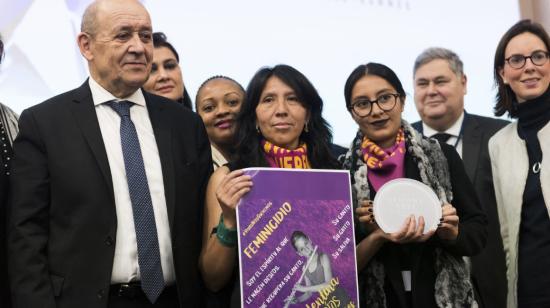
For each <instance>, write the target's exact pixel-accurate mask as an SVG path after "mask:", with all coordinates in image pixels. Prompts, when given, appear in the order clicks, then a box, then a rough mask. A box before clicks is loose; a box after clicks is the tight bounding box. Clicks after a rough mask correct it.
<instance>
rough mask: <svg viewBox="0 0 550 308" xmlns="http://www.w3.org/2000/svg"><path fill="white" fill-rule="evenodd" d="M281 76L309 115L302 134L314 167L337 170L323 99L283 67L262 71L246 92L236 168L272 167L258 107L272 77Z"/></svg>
mask: <svg viewBox="0 0 550 308" xmlns="http://www.w3.org/2000/svg"><path fill="white" fill-rule="evenodd" d="M271 77H277V78H279V79H280V80H281V81H282V82H284V83H285V84H286V85H288V86H289V87H290V88H292V90H294V93H295V94H296V96H297V97H298V100H299V101H300V102H301V103H302V104H303V106H304V107H305V108H306V109H307V110H308V112H309V122H308V132H305V131H302V134H301V135H300V140H301V141H303V142H305V143H306V144H307V156H308V159H309V161H310V163H311V166H312V168H316V169H334V168H337V167H338V164H337V161H336V160H335V159H334V158H333V157H332V155H331V154H330V148H329V145H330V143H331V142H332V131H331V128H330V125H329V124H328V123H327V121H325V119H323V117H322V112H323V100H322V99H321V97H320V96H319V93H317V90H315V88H314V87H313V85H312V84H311V82H309V80H308V79H307V78H306V76H304V75H303V74H302V73H300V72H299V71H298V70H296V69H295V68H293V67H291V66H288V65H284V64H279V65H276V66H274V67H265V68H262V69H260V70H259V71H258V72H256V74H255V75H254V77H252V80H250V83H249V84H248V87H247V89H246V98H245V100H244V103H243V105H242V107H241V111H240V113H239V115H238V117H237V123H238V124H237V125H238V126H237V131H236V140H237V153H236V165H237V167H238V168H244V167H268V166H269V165H268V163H267V161H266V160H265V158H264V155H263V152H262V149H261V146H260V140H261V135H260V134H259V133H258V132H257V130H256V107H257V106H258V104H259V102H260V98H261V97H260V96H261V94H262V91H263V90H264V88H265V85H266V83H267V81H268V80H269V78H271Z"/></svg>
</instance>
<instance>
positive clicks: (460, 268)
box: [343, 120, 477, 308]
mask: <svg viewBox="0 0 550 308" xmlns="http://www.w3.org/2000/svg"><path fill="white" fill-rule="evenodd" d="M402 125H403V130H404V132H405V142H406V148H407V151H408V154H409V155H412V156H413V157H415V158H416V160H415V161H417V162H418V169H419V171H420V177H421V179H422V182H423V183H424V184H426V185H428V186H430V187H431V188H432V189H433V190H434V191H435V192H436V194H437V195H438V197H439V199H440V200H441V203H442V204H444V203H450V202H451V201H452V199H453V194H452V186H451V182H450V174H449V166H448V164H447V159H446V158H445V156H444V155H443V151H442V150H441V147H440V145H439V143H437V142H436V141H434V140H431V139H427V138H423V137H422V135H421V134H420V133H418V132H417V131H415V130H414V129H413V128H412V127H411V126H410V125H409V123H407V122H406V121H405V120H402ZM362 140H363V134H362V133H361V131H359V132H358V133H357V136H356V137H355V139H354V140H353V143H352V144H351V146H350V150H349V151H348V153H347V154H346V156H345V157H344V160H343V166H344V168H345V169H348V170H350V172H351V177H352V182H353V185H352V192H353V201H354V206H355V207H357V206H358V204H359V200H365V199H371V198H370V189H369V183H368V180H367V166H366V165H365V164H364V162H363V160H362V159H361V158H360V157H361V141H362ZM358 228H359V229H360V231H361V232H363V234H366V231H365V229H364V228H362V225H359V226H358ZM435 254H436V255H435V259H436V262H435V264H434V266H435V272H436V275H437V277H436V281H435V286H434V287H435V301H436V303H437V305H438V306H439V307H440V308H454V307H473V308H475V307H477V304H476V302H475V300H474V292H473V288H472V285H471V283H470V273H469V270H468V267H467V266H466V264H465V263H464V260H463V259H462V258H461V257H457V256H454V255H452V254H450V253H448V252H446V251H445V250H444V249H441V248H437V249H436V250H435ZM384 277H385V273H384V265H383V263H382V262H381V261H380V260H378V259H377V257H376V256H375V257H373V258H372V259H371V260H370V261H369V263H368V264H367V266H366V267H365V269H363V271H362V272H361V273H360V275H359V278H360V279H363V281H364V283H365V285H366V287H365V289H364V290H360V291H361V292H364V293H363V295H364V296H365V298H366V303H367V307H369V308H384V307H386V295H385V293H384Z"/></svg>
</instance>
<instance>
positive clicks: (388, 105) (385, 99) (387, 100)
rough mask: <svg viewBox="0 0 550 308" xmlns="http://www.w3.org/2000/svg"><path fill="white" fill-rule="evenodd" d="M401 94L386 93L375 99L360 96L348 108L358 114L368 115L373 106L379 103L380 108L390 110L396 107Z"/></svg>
mask: <svg viewBox="0 0 550 308" xmlns="http://www.w3.org/2000/svg"><path fill="white" fill-rule="evenodd" d="M400 96H401V95H399V94H397V93H386V94H382V95H380V96H378V97H377V98H376V99H375V100H373V101H371V100H368V99H366V98H360V99H358V100H356V101H355V102H353V103H352V104H351V105H350V106H349V107H348V109H349V110H351V111H353V112H354V113H355V114H356V115H357V116H360V117H366V116H368V115H370V114H371V112H372V106H374V104H377V105H378V108H380V109H382V110H383V111H390V110H392V109H393V108H394V107H395V104H396V103H397V98H398V97H400Z"/></svg>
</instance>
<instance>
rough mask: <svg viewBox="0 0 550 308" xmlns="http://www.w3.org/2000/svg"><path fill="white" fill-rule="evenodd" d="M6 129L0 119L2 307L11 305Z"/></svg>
mask: <svg viewBox="0 0 550 308" xmlns="http://www.w3.org/2000/svg"><path fill="white" fill-rule="evenodd" d="M6 130H7V128H5V127H4V123H2V120H1V119H0V307H11V304H10V301H9V298H10V296H9V287H8V272H7V269H8V265H7V260H6V259H7V255H6V254H7V250H6V219H7V217H6V216H7V211H6V208H7V206H8V204H7V203H8V191H9V186H8V182H9V181H8V180H9V173H10V162H11V159H12V157H13V151H12V147H11V144H10V142H9V141H8V136H7V134H6Z"/></svg>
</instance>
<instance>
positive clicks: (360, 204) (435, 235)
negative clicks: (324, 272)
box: [343, 63, 487, 308]
mask: <svg viewBox="0 0 550 308" xmlns="http://www.w3.org/2000/svg"><path fill="white" fill-rule="evenodd" d="M344 94H345V100H346V107H347V109H348V110H349V112H350V114H351V116H352V118H353V119H354V120H355V122H356V123H357V124H358V126H359V130H358V132H357V136H356V137H355V139H354V140H353V142H352V144H351V146H350V150H349V151H348V153H347V154H346V156H345V158H344V159H343V165H344V167H345V168H346V169H349V170H350V172H351V179H352V191H353V196H354V205H355V208H356V210H355V212H356V215H357V221H356V228H355V230H356V241H357V266H358V272H359V285H360V287H359V294H360V301H361V306H363V307H374V308H376V307H408V308H420V307H422V308H426V307H428V308H429V307H477V305H476V303H475V301H474V294H473V288H472V285H471V283H470V279H469V272H468V268H467V266H466V264H465V262H464V260H463V258H462V256H471V255H474V254H476V253H478V252H479V251H480V250H481V249H482V248H483V246H484V244H485V240H486V236H487V231H486V226H485V225H486V217H485V215H484V214H483V212H482V211H481V207H480V204H479V201H478V199H477V196H476V193H475V191H474V188H473V186H472V184H471V183H470V181H469V180H468V177H467V175H466V173H465V171H464V167H463V165H462V161H461V160H460V157H459V156H458V154H457V153H456V152H455V150H454V149H453V148H452V147H450V146H448V145H446V144H439V143H438V142H437V141H435V140H431V139H426V138H424V137H422V135H421V134H420V133H418V132H417V131H415V130H414V129H413V128H412V127H411V126H410V125H409V123H407V122H406V121H404V120H402V119H401V114H402V112H403V109H404V103H405V96H406V95H405V91H404V90H403V86H402V85H401V82H400V81H399V79H398V78H397V76H396V75H395V73H394V72H393V71H392V70H391V69H390V68H388V67H387V66H385V65H382V64H378V63H368V64H366V65H360V66H359V67H357V68H356V69H355V70H354V71H353V72H352V73H351V75H350V76H349V77H348V80H347V81H346V85H345V89H344ZM397 178H411V179H415V180H418V181H421V182H423V183H424V184H426V185H428V186H429V187H431V188H432V189H433V190H434V191H435V192H436V195H437V196H438V197H439V199H440V200H441V204H442V208H441V211H442V218H441V222H440V224H439V225H438V228H437V230H430V231H429V232H427V233H424V226H425V223H424V219H423V218H422V217H414V216H410V217H408V218H407V219H406V221H405V222H404V223H403V227H402V229H401V230H399V231H398V232H395V233H391V234H388V233H385V232H384V231H382V230H381V229H380V227H379V226H378V225H377V223H376V217H374V214H373V209H372V201H371V200H374V196H375V195H376V192H377V191H378V190H379V189H380V187H381V186H382V185H383V184H385V183H386V182H388V181H390V180H393V179H397Z"/></svg>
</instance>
